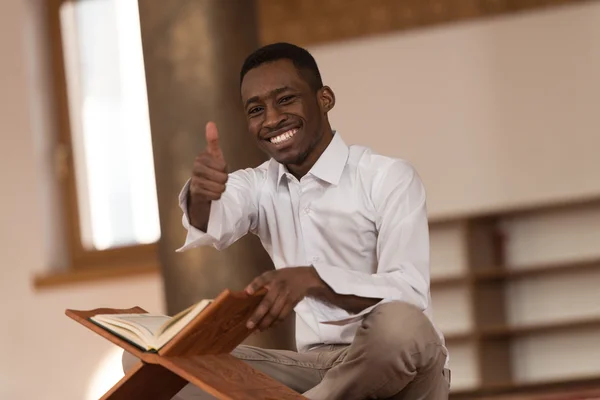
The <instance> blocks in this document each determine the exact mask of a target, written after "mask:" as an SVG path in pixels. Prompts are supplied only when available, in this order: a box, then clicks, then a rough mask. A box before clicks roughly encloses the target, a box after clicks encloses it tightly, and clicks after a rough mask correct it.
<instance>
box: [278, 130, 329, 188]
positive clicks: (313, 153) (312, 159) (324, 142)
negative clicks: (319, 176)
mask: <svg viewBox="0 0 600 400" xmlns="http://www.w3.org/2000/svg"><path fill="white" fill-rule="evenodd" d="M331 139H333V131H332V130H331V126H329V125H327V127H326V128H325V130H324V132H323V135H322V136H321V138H320V140H319V141H318V142H317V143H316V144H315V145H314V146H313V147H312V148H311V149H310V150H309V152H308V154H307V155H306V157H304V160H303V161H302V162H301V163H299V164H286V168H287V169H288V171H290V172H291V174H292V175H294V176H295V177H296V179H300V178H302V177H303V176H304V175H306V174H307V173H308V171H310V169H311V168H312V167H313V165H315V163H316V162H317V160H318V159H319V157H321V154H323V152H324V151H325V149H327V146H329V143H331Z"/></svg>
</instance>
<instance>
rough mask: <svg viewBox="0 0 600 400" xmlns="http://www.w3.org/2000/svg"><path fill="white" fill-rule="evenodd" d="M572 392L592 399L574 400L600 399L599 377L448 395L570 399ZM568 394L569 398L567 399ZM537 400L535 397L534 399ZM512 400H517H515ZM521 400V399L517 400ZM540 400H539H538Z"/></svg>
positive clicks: (471, 390)
mask: <svg viewBox="0 0 600 400" xmlns="http://www.w3.org/2000/svg"><path fill="white" fill-rule="evenodd" d="M574 391H577V392H581V393H582V394H583V393H585V394H586V395H588V396H590V395H592V396H594V397H574V398H573V400H575V399H580V398H581V399H582V400H583V399H595V398H600V375H598V376H587V377H581V378H576V379H564V380H553V381H540V382H532V383H529V382H528V383H510V384H500V385H489V386H486V387H481V388H477V389H466V390H457V391H453V392H451V393H450V399H452V400H459V399H460V400H462V399H465V400H466V399H482V398H485V399H498V400H501V399H502V400H504V399H506V400H508V399H510V398H511V397H507V396H510V395H515V394H518V395H535V396H540V395H541V396H544V395H549V394H552V395H556V394H560V393H562V394H564V395H565V397H564V398H565V399H566V398H572V396H573V393H574ZM567 394H570V395H571V397H568V396H567ZM536 399H537V397H536ZM551 399H552V400H559V398H554V397H552V398H551ZM514 400H517V398H515V399H514ZM518 400H523V398H522V397H521V398H518ZM540 400H541V399H540Z"/></svg>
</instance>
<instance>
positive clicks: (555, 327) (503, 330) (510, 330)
mask: <svg viewBox="0 0 600 400" xmlns="http://www.w3.org/2000/svg"><path fill="white" fill-rule="evenodd" d="M587 328H600V318H598V317H596V318H588V319H580V320H572V321H558V322H551V323H541V324H535V325H529V326H497V327H490V328H484V329H482V331H481V333H480V335H481V337H482V338H498V337H508V336H526V335H533V334H538V333H550V332H552V333H554V332H561V331H572V330H577V329H587Z"/></svg>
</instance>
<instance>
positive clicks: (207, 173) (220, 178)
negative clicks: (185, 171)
mask: <svg viewBox="0 0 600 400" xmlns="http://www.w3.org/2000/svg"><path fill="white" fill-rule="evenodd" d="M192 175H195V176H198V177H200V178H204V179H207V180H209V181H213V182H217V183H222V184H225V183H227V180H228V179H229V175H227V173H226V172H224V171H223V170H218V169H214V168H211V167H210V166H208V165H206V164H202V162H200V161H198V162H195V163H194V169H193V171H192Z"/></svg>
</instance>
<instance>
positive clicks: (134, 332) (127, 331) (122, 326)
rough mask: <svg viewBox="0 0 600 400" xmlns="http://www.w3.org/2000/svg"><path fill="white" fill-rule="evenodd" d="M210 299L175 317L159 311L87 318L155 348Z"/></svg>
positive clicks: (136, 341)
mask: <svg viewBox="0 0 600 400" xmlns="http://www.w3.org/2000/svg"><path fill="white" fill-rule="evenodd" d="M211 303H212V300H208V299H207V300H202V301H200V302H198V303H196V304H194V305H192V306H190V307H188V308H187V309H185V310H183V311H181V312H180V313H178V314H177V315H175V316H174V317H169V316H167V315H162V314H150V313H144V314H97V315H95V316H93V317H91V318H90V319H91V320H92V322H94V323H95V324H97V325H100V326H102V327H103V328H105V329H108V330H109V331H111V332H113V333H114V334H116V335H118V336H120V337H121V338H123V339H125V340H127V341H128V342H130V343H132V344H134V345H136V346H138V347H140V348H141V349H143V350H147V351H158V350H160V349H161V347H163V346H164V345H165V344H167V343H168V342H169V340H171V339H172V338H173V337H175V335H177V333H179V332H180V331H181V330H182V329H183V328H184V327H185V326H186V325H187V324H189V323H190V321H192V320H193V319H194V318H195V317H196V316H197V315H198V314H200V313H201V312H202V311H203V310H204V309H205V308H206V307H207V306H208V305H209V304H211Z"/></svg>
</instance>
